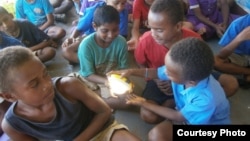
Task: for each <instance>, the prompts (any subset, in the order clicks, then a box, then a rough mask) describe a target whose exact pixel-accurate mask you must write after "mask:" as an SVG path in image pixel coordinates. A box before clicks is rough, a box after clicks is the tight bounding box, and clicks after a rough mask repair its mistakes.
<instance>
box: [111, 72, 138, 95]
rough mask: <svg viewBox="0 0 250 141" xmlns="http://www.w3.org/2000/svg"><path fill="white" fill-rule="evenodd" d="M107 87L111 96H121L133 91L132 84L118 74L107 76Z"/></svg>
mask: <svg viewBox="0 0 250 141" xmlns="http://www.w3.org/2000/svg"><path fill="white" fill-rule="evenodd" d="M108 81H109V87H110V90H111V92H112V93H113V94H116V95H122V94H125V93H127V92H128V93H131V92H132V91H133V84H132V83H131V82H130V81H129V80H128V79H127V78H125V77H121V75H119V74H111V75H109V76H108Z"/></svg>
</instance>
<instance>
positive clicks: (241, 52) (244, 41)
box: [215, 14, 250, 85]
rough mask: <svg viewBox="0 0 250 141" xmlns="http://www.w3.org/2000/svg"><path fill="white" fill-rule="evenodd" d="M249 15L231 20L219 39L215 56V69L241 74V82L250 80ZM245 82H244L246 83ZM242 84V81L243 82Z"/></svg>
mask: <svg viewBox="0 0 250 141" xmlns="http://www.w3.org/2000/svg"><path fill="white" fill-rule="evenodd" d="M249 35H250V15H249V14H247V15H245V16H242V17H240V18H238V19H236V20H235V21H233V22H232V23H231V24H230V26H229V27H228V29H227V30H226V32H225V33H224V35H223V36H222V38H221V39H220V41H219V45H220V46H221V47H222V48H221V50H220V51H219V52H218V54H216V56H215V69H217V70H218V71H221V72H224V73H229V74H234V75H242V77H243V82H247V83H249V82H250V69H249V66H250V62H249V59H250V38H249V37H250V36H249ZM247 83H245V84H247ZM243 85H244V83H243Z"/></svg>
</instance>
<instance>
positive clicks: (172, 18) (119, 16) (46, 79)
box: [0, 0, 250, 141]
mask: <svg viewBox="0 0 250 141" xmlns="http://www.w3.org/2000/svg"><path fill="white" fill-rule="evenodd" d="M14 7H15V13H10V12H9V11H7V10H6V8H5V7H0V72H1V73H0V80H1V81H0V96H1V97H2V98H4V99H5V100H4V102H2V103H1V104H0V110H1V113H0V114H1V115H0V117H1V120H2V119H3V123H2V127H3V130H4V131H5V132H6V133H7V134H8V136H9V137H10V138H11V139H13V140H20V139H22V140H35V139H50V140H58V139H59V140H73V139H75V140H90V139H93V140H99V139H101V138H102V139H103V141H108V140H112V141H115V140H119V141H120V140H121V141H122V140H130V141H137V140H140V139H139V138H140V137H139V138H138V137H136V136H135V135H133V134H131V133H130V132H129V130H128V128H127V127H126V126H125V125H122V124H118V123H117V122H116V121H115V120H114V119H113V117H112V116H111V111H113V110H116V109H124V108H127V107H129V106H131V105H133V106H134V105H135V106H140V114H141V118H142V120H144V121H145V122H147V123H153V124H156V126H155V127H154V128H153V129H152V130H151V131H150V132H149V136H148V138H149V139H150V140H155V141H161V140H172V136H171V131H172V129H171V124H172V123H170V121H174V122H182V123H185V124H230V123H231V122H230V105H229V103H228V101H227V97H229V96H232V95H234V94H235V93H236V91H237V89H238V87H239V84H238V81H239V80H237V79H238V77H237V78H236V77H235V76H234V75H241V76H242V80H243V83H244V84H249V83H250V69H249V66H250V63H249V62H250V61H249V59H250V56H249V55H250V49H248V46H250V38H249V37H250V28H249V26H250V15H249V12H250V3H249V2H248V1H247V0H18V1H16V2H15V5H14ZM73 7H74V8H75V12H76V14H77V17H78V19H75V20H74V21H73V22H72V31H71V33H70V35H69V36H68V38H65V36H66V30H65V29H63V28H62V27H60V26H58V25H57V22H62V23H66V22H67V16H66V15H67V12H68V11H69V10H70V9H71V8H73ZM130 23H131V24H130ZM129 26H131V29H130V28H129ZM64 38H65V40H64V41H63V40H62V39H64ZM211 38H219V40H220V41H219V42H218V44H219V45H220V46H221V47H222V48H221V50H220V51H219V52H218V54H213V53H212V51H211V49H210V48H209V46H208V45H207V44H206V43H205V41H206V40H209V39H211ZM10 46H16V47H10ZM17 46H18V47H17ZM59 47H61V48H62V56H63V57H64V58H65V59H66V60H68V61H69V63H72V64H77V65H79V66H80V70H79V72H75V73H72V74H69V75H68V76H64V77H61V78H53V79H52V78H50V76H49V75H48V73H47V71H46V66H45V65H44V63H45V62H47V61H51V60H52V59H53V58H54V56H55V55H56V53H57V51H56V50H57V49H58V48H59ZM129 51H131V52H132V53H133V54H134V58H135V61H136V63H137V64H138V68H139V69H138V68H134V69H129V65H128V52H129ZM11 53H14V55H13V54H12V55H11ZM8 55H9V56H8ZM35 56H37V57H38V59H39V60H38V59H36V57H35ZM197 58H199V59H198V60H197ZM8 59H9V60H8ZM166 60H168V61H166ZM40 61H41V62H40ZM184 62H185V63H184ZM187 64H189V65H187ZM197 65H198V66H197ZM31 66H32V67H31ZM194 68H195V69H194ZM111 73H118V74H122V75H123V76H129V75H137V76H142V77H146V80H147V82H146V85H145V88H144V90H143V93H142V94H125V95H122V96H116V97H113V96H112V95H110V94H109V83H108V79H107V74H111ZM145 75H146V76H145ZM13 76H15V77H13ZM10 81H11V82H13V83H11V84H8V82H10ZM228 82H230V83H228ZM180 90H181V92H180ZM205 90H206V92H205ZM192 92H193V93H192ZM34 93H37V96H36V95H35V96H34ZM180 93H182V94H180ZM183 93H185V94H186V95H187V97H186V98H187V99H188V102H187V99H186V98H184V97H182V96H181V95H183ZM38 95H40V96H38ZM138 95H141V97H140V96H138ZM197 97H199V100H201V101H202V102H200V101H196V100H194V99H195V98H197ZM205 97H206V98H205ZM207 97H209V98H207ZM215 97H216V98H215ZM86 99H88V100H86ZM103 101H104V102H103ZM9 102H11V103H12V104H11V103H9ZM6 103H7V104H6ZM73 103H76V104H73ZM93 103H95V104H93ZM197 103H198V104H197ZM201 103H206V104H207V105H200V104H201ZM10 104H11V106H10ZM64 104H66V105H68V107H71V108H72V111H71V109H70V108H65V107H64V106H63V105H64ZM6 105H7V106H6ZM9 106H10V108H9V109H8V107H9ZM100 107H101V108H100ZM174 107H176V108H177V110H175V109H174ZM201 107H203V108H201ZM204 107H205V108H204ZM218 107H219V108H218ZM162 108H163V109H162ZM156 109H158V110H156ZM191 109H192V110H191ZM59 110H60V111H61V112H62V113H61V115H57V112H56V111H59ZM75 110H79V111H81V112H80V114H79V115H77V116H76V115H74V113H77V112H75ZM6 111H7V114H6V115H5V117H3V116H4V113H5V112H6ZM30 113H32V114H30ZM45 113H46V114H45ZM67 113H71V114H68V115H67ZM201 114H202V115H201ZM41 115H43V116H41ZM86 115H88V117H87V116H86ZM191 115H192V118H191ZM59 116H62V117H63V118H64V119H63V120H62V119H60V118H59ZM72 117H74V118H75V122H71V121H73V120H72ZM1 120H0V121H1ZM67 122H68V123H67ZM70 122H71V123H70ZM37 123H46V124H37ZM59 123H61V124H62V126H63V125H65V126H66V125H67V126H68V124H69V123H70V126H72V127H73V126H74V128H75V127H77V130H75V132H74V133H73V132H70V133H71V136H68V132H69V131H70V129H71V127H70V126H68V127H69V128H65V129H61V128H60V127H58V126H57V125H58V124H59ZM79 123H82V124H79ZM48 127H50V128H53V130H51V131H53V132H50V130H48ZM31 129H32V131H34V132H32V133H31V132H30V131H31ZM47 130H48V131H47ZM55 130H56V131H57V133H55V132H54V131H55ZM165 130H168V131H169V132H168V133H169V134H165V132H164V133H163V132H162V131H165ZM20 131H22V132H20ZM66 133H67V134H66ZM65 135H66V136H65ZM104 137H105V138H104Z"/></svg>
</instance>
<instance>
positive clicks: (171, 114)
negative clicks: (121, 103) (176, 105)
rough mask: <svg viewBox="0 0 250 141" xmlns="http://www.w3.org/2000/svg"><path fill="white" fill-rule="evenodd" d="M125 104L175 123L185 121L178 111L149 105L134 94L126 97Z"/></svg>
mask: <svg viewBox="0 0 250 141" xmlns="http://www.w3.org/2000/svg"><path fill="white" fill-rule="evenodd" d="M127 104H131V105H137V106H141V107H143V108H145V109H147V110H149V111H151V112H154V113H155V114H158V115H160V116H162V117H165V118H166V119H169V120H172V121H177V122H185V121H186V119H185V118H184V116H183V115H182V114H181V113H180V112H179V111H176V110H174V109H171V108H168V107H164V106H160V105H157V104H153V103H150V102H148V101H147V100H146V99H144V98H143V97H140V96H137V95H134V94H132V95H128V98H127Z"/></svg>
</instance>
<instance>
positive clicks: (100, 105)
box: [58, 77, 111, 141]
mask: <svg viewBox="0 0 250 141" xmlns="http://www.w3.org/2000/svg"><path fill="white" fill-rule="evenodd" d="M58 88H59V91H60V92H61V94H62V95H64V97H66V98H68V99H69V100H71V101H81V102H82V103H83V104H84V105H85V106H86V107H87V108H89V109H90V110H91V111H93V112H94V113H95V116H94V118H93V119H92V121H91V123H90V124H89V126H88V127H87V128H86V129H85V130H84V131H82V132H81V133H80V134H79V135H78V136H77V137H76V138H75V139H74V141H89V140H90V139H91V138H93V137H94V136H95V135H96V134H97V133H98V132H99V131H101V129H102V127H103V126H104V124H105V123H106V122H107V121H108V120H109V118H110V117H111V109H110V108H109V106H108V105H107V104H106V103H105V102H104V101H103V100H102V99H101V98H100V97H99V96H98V95H97V94H96V93H94V92H93V91H92V90H90V89H88V88H87V87H86V86H85V85H83V84H82V82H80V80H78V79H76V78H74V77H64V78H62V79H61V80H60V84H59V85H58Z"/></svg>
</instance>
